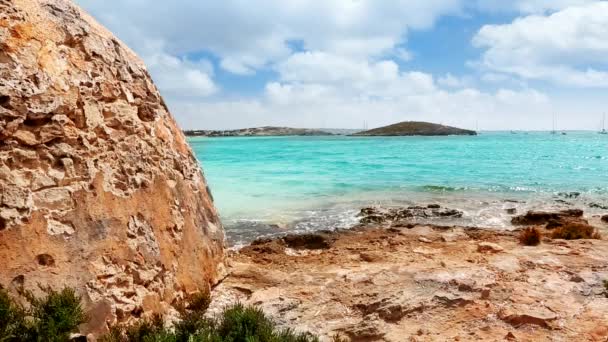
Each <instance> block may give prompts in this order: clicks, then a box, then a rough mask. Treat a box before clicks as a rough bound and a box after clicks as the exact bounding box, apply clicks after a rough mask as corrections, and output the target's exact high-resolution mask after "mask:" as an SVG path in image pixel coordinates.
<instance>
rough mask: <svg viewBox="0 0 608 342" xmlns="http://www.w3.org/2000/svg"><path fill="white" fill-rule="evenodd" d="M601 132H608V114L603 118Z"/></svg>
mask: <svg viewBox="0 0 608 342" xmlns="http://www.w3.org/2000/svg"><path fill="white" fill-rule="evenodd" d="M600 134H608V131H606V114H604V118H603V119H602V130H601V131H600Z"/></svg>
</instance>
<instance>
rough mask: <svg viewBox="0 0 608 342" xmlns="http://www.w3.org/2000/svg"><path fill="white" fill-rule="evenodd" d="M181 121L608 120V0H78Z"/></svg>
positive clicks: (187, 124)
mask: <svg viewBox="0 0 608 342" xmlns="http://www.w3.org/2000/svg"><path fill="white" fill-rule="evenodd" d="M76 2H77V3H78V4H80V5H81V6H82V7H83V8H84V9H85V10H87V11H88V12H89V13H91V14H92V15H93V16H94V17H95V18H96V19H97V20H98V21H100V22H101V23H102V24H104V25H105V26H106V27H108V28H109V29H110V30H111V31H113V32H114V33H115V34H116V35H117V36H118V37H119V38H120V39H121V40H122V41H123V42H125V43H126V44H127V45H129V46H130V47H131V48H132V49H133V50H134V51H135V52H137V53H138V54H139V56H140V57H141V58H142V59H143V60H144V61H145V62H146V64H147V66H148V69H149V71H150V73H151V75H152V78H153V79H154V81H155V83H156V84H157V86H158V87H159V89H160V91H161V93H162V95H163V97H164V98H165V100H166V102H167V104H168V105H169V108H170V110H171V112H172V113H173V115H174V116H175V118H176V119H177V121H178V123H179V124H180V126H181V127H182V128H184V129H235V128H244V127H257V126H267V125H274V126H290V127H309V128H352V129H360V128H362V127H363V125H364V123H366V124H367V126H369V127H370V128H372V127H379V126H383V125H387V124H391V123H395V122H400V121H409V120H417V121H430V122H436V123H443V124H448V125H454V126H458V127H463V128H471V129H475V128H479V129H480V130H514V129H526V130H550V129H551V127H552V122H553V118H554V117H555V121H556V125H557V128H558V129H563V130H578V129H586V130H598V129H599V128H600V127H601V122H602V115H603V113H604V112H608V1H600V0H509V1H506V0H385V1H379V0H331V1H328V0H254V1H252V0H222V1H217V0H172V1H167V0H120V1H109V0H76Z"/></svg>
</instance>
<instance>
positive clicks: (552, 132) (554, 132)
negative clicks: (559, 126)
mask: <svg viewBox="0 0 608 342" xmlns="http://www.w3.org/2000/svg"><path fill="white" fill-rule="evenodd" d="M551 134H557V132H556V131H555V113H553V129H552V130H551Z"/></svg>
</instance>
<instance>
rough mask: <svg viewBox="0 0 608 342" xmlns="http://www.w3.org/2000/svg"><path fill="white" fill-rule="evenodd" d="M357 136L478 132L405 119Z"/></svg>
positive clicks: (475, 133)
mask: <svg viewBox="0 0 608 342" xmlns="http://www.w3.org/2000/svg"><path fill="white" fill-rule="evenodd" d="M353 135H355V136H411V135H422V136H438V135H477V132H475V131H470V130H467V129H460V128H456V127H450V126H444V125H438V124H434V123H430V122H418V121H405V122H400V123H397V124H394V125H389V126H384V127H380V128H375V129H370V130H368V131H363V132H358V133H355V134H353Z"/></svg>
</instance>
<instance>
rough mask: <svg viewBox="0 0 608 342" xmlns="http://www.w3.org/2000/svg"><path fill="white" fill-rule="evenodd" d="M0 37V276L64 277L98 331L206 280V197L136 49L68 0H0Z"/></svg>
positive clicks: (216, 246) (211, 242) (215, 254)
mask: <svg viewBox="0 0 608 342" xmlns="http://www.w3.org/2000/svg"><path fill="white" fill-rule="evenodd" d="M0 47H1V48H0V264H1V265H2V270H1V271H0V284H1V285H2V286H3V287H9V288H11V287H13V288H14V287H21V286H23V287H25V288H26V289H31V290H37V289H38V284H39V283H40V284H44V285H50V286H52V287H55V288H62V287H64V286H70V287H74V288H76V289H77V290H78V292H79V293H80V294H81V295H82V296H83V300H84V301H85V303H86V306H87V308H90V309H91V310H92V311H91V316H92V317H95V319H94V320H91V323H90V326H88V327H86V328H85V330H87V331H88V332H90V331H93V332H96V331H103V330H104V329H105V328H106V323H111V322H113V321H117V320H118V321H125V320H129V319H131V318H132V317H139V316H141V315H146V314H151V313H165V314H167V313H169V314H170V313H171V311H172V304H175V303H176V302H177V301H178V300H179V299H180V298H181V297H184V296H185V295H187V294H188V293H189V292H196V291H201V290H206V289H207V288H208V287H209V285H210V284H212V283H214V282H216V281H217V279H218V277H219V276H221V274H222V272H223V266H222V260H223V241H224V238H223V231H222V227H221V224H220V221H219V219H218V216H217V213H216V210H215V208H214V206H213V203H212V200H211V195H210V194H209V192H208V188H207V186H206V183H205V179H204V177H203V175H202V173H201V171H200V168H199V166H198V164H197V162H196V159H195V158H194V156H193V154H192V152H191V150H190V148H189V147H188V145H187V143H186V141H185V139H184V136H183V135H182V133H181V131H180V130H179V129H178V128H177V126H176V123H175V121H174V120H173V118H172V117H171V115H170V113H169V111H168V109H167V107H166V106H165V104H164V102H163V100H162V98H161V96H160V94H159V92H158V90H157V89H156V87H155V86H154V84H153V83H152V81H151V79H150V76H149V75H148V73H147V71H146V69H145V67H144V65H143V63H142V62H141V61H140V60H139V59H138V58H137V57H136V56H135V54H134V53H133V52H131V50H129V49H128V48H127V47H125V46H124V45H123V44H122V43H121V42H120V41H118V40H117V39H116V38H114V37H113V36H112V34H111V33H109V32H108V31H107V30H105V29H104V28H103V27H101V26H100V25H99V24H97V23H96V22H95V21H94V20H93V19H92V18H91V17H90V16H88V15H87V14H86V13H84V12H82V11H81V10H80V9H79V8H78V7H76V6H74V5H73V4H72V3H71V2H69V1H67V0H0ZM38 291H39V290H38Z"/></svg>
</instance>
